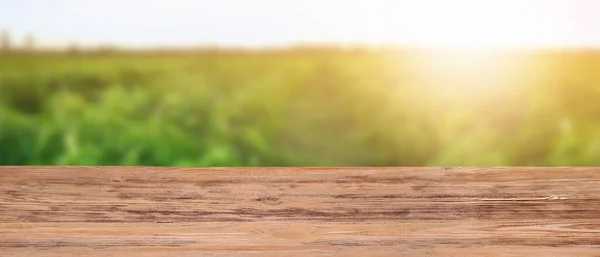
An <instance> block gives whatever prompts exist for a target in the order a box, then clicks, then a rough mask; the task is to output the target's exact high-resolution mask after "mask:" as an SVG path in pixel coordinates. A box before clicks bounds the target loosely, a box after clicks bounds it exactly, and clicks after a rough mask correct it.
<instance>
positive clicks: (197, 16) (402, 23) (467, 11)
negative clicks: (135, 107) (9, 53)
mask: <svg viewBox="0 0 600 257" xmlns="http://www.w3.org/2000/svg"><path fill="white" fill-rule="evenodd" d="M599 11H600V0H0V29H4V30H6V31H9V33H10V34H11V36H12V38H13V39H15V40H20V39H21V38H23V37H24V36H25V35H27V34H33V35H35V37H36V39H37V41H38V43H39V44H45V45H65V44H71V43H77V44H80V45H98V44H117V45H121V46H132V47H152V46H196V45H219V46H235V47H240V46H242V47H243V46H246V47H265V46H267V47H268V46H281V45H294V44H342V45H354V44H367V45H390V44H395V45H411V46H414V45H416V46H434V47H435V46H438V47H464V48H494V47H499V48H511V47H517V48H519V47H526V48H529V47H533V48H536V47H600V33H598V31H600V15H598V12H599Z"/></svg>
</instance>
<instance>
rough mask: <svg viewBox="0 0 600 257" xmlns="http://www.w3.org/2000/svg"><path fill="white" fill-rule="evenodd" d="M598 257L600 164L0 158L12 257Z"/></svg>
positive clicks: (5, 247) (5, 246) (1, 235)
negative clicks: (191, 164) (261, 164)
mask: <svg viewBox="0 0 600 257" xmlns="http://www.w3.org/2000/svg"><path fill="white" fill-rule="evenodd" d="M533 255H535V256H536V257H541V256H553V257H554V256H590V257H598V256H600V168H235V169H225V168H223V169H193V168H157V167H0V256H290V257H291V256H533Z"/></svg>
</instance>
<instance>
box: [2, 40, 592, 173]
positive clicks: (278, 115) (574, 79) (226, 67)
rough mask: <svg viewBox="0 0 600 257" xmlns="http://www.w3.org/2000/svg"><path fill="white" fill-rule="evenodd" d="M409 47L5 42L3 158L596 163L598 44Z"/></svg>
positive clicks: (173, 162)
mask: <svg viewBox="0 0 600 257" xmlns="http://www.w3.org/2000/svg"><path fill="white" fill-rule="evenodd" d="M409 56H410V55H408V54H406V53H398V52H390V51H379V52H366V51H333V50H329V51H312V52H311V51H303V50H295V51H289V52H270V53H241V52H240V53H218V52H214V53H208V52H207V53H187V54H182V53H180V54H176V53H170V54H157V53H155V54H148V53H146V54H141V53H138V54H133V53H121V54H119V53H113V54H77V53H72V54H69V55H67V54H48V53H46V54H41V53H40V54H26V53H21V54H5V55H0V164H2V165H167V166H358V165H360V166H412V165H440V166H446V165H452V166H455V165H458V166H471V165H537V166H546V165H600V55H598V54H595V53H583V52H579V53H574V52H572V53H536V54H523V55H520V56H519V57H516V56H513V58H512V59H510V58H509V59H507V61H505V62H504V63H503V64H504V65H505V66H502V67H504V68H502V69H499V70H498V72H495V71H494V70H491V71H486V72H487V74H486V76H476V75H477V74H478V73H481V72H482V70H481V67H474V66H473V67H472V68H473V70H472V73H469V72H466V69H467V68H463V70H460V69H457V68H456V67H453V66H452V65H449V66H443V67H442V68H445V69H446V71H450V72H444V71H443V70H442V71H440V70H439V69H438V70H435V69H434V68H431V70H429V72H430V73H427V69H420V70H419V69H418V65H415V63H414V62H412V61H411V60H412V59H411V58H409ZM455 58H460V57H459V56H457V57H455ZM525 60H527V61H525ZM431 65H432V67H433V64H431ZM509 67H510V68H513V71H512V72H511V73H510V75H509V73H505V72H504V73H503V72H501V71H506V70H509V69H508V68H509ZM453 68H454V70H453ZM457 71H460V72H462V74H454V73H456V72H457Z"/></svg>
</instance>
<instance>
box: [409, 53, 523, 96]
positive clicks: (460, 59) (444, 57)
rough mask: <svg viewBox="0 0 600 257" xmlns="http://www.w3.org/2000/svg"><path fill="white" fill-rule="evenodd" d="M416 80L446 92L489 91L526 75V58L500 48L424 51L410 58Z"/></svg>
mask: <svg viewBox="0 0 600 257" xmlns="http://www.w3.org/2000/svg"><path fill="white" fill-rule="evenodd" d="M410 64H411V67H412V69H413V76H415V78H416V79H417V81H421V82H423V83H424V84H426V85H429V86H433V87H434V89H435V90H437V91H441V92H445V94H448V93H449V94H460V95H464V94H465V93H467V94H471V95H473V96H477V95H479V96H481V95H490V94H494V93H495V92H499V91H505V90H511V88H508V87H514V85H515V84H522V83H523V79H529V78H530V75H528V74H526V72H525V70H526V69H525V68H526V66H527V65H528V64H529V60H528V59H526V58H523V57H519V56H517V55H511V54H509V53H506V52H503V51H457V50H456V51H449V50H444V51H441V50H440V51H426V52H419V53H417V54H415V55H414V56H412V58H411V61H410Z"/></svg>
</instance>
